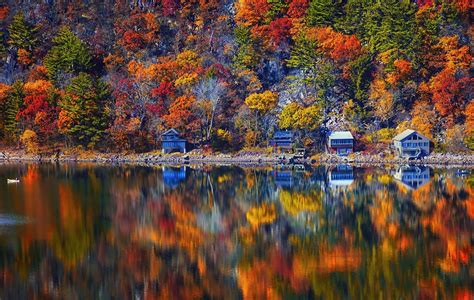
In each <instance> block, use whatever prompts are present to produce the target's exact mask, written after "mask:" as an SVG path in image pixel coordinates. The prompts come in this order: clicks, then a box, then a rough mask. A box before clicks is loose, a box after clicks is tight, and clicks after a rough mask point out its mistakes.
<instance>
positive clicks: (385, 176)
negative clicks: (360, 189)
mask: <svg viewBox="0 0 474 300" xmlns="http://www.w3.org/2000/svg"><path fill="white" fill-rule="evenodd" d="M377 180H378V182H380V183H381V184H383V185H387V184H389V183H390V182H392V176H390V175H388V174H383V175H379V176H378V177H377Z"/></svg>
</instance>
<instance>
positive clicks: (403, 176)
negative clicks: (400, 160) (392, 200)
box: [393, 165, 431, 190]
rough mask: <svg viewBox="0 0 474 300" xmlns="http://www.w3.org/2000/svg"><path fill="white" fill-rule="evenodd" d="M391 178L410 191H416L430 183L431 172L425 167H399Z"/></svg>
mask: <svg viewBox="0 0 474 300" xmlns="http://www.w3.org/2000/svg"><path fill="white" fill-rule="evenodd" d="M393 177H394V178H395V179H396V180H398V181H399V182H401V183H402V184H403V185H404V186H405V187H407V188H408V189H410V190H416V189H418V188H419V187H421V186H423V185H425V184H426V183H428V181H430V178H431V170H430V168H429V167H425V166H411V165H406V166H400V167H398V169H397V171H396V172H395V174H394V175H393Z"/></svg>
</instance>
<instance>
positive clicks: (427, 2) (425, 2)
mask: <svg viewBox="0 0 474 300" xmlns="http://www.w3.org/2000/svg"><path fill="white" fill-rule="evenodd" d="M416 4H417V5H418V7H423V6H431V5H432V4H433V0H417V1H416Z"/></svg>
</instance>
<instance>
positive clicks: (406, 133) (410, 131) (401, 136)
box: [393, 129, 429, 141]
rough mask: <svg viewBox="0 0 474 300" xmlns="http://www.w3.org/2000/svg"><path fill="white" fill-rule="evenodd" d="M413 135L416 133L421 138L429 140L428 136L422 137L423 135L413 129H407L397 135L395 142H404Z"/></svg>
mask: <svg viewBox="0 0 474 300" xmlns="http://www.w3.org/2000/svg"><path fill="white" fill-rule="evenodd" d="M413 133H416V134H418V135H419V136H421V137H424V138H425V139H427V140H429V138H427V137H426V136H424V135H422V134H421V133H419V132H417V131H415V130H413V129H405V130H404V131H403V132H402V133H399V134H397V135H396V136H395V137H394V138H393V140H394V141H403V140H404V139H406V138H407V137H409V136H410V135H412V134H413Z"/></svg>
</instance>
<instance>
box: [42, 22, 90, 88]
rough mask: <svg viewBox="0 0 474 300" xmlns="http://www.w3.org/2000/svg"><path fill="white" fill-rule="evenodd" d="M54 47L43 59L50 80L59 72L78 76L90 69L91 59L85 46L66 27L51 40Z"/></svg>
mask: <svg viewBox="0 0 474 300" xmlns="http://www.w3.org/2000/svg"><path fill="white" fill-rule="evenodd" d="M53 43H54V46H53V48H51V50H50V51H49V52H48V54H47V55H46V57H45V59H44V65H45V66H46V69H47V70H48V74H49V76H50V78H51V79H53V80H57V79H58V75H59V74H60V73H61V72H64V73H72V74H79V73H80V72H86V71H89V70H90V69H91V68H92V57H91V55H90V54H89V51H88V49H87V47H86V45H85V44H84V43H83V42H82V41H81V39H79V38H78V37H77V36H76V35H74V33H73V32H72V31H71V30H70V29H69V28H68V27H62V28H61V29H60V30H59V33H58V35H57V36H56V37H55V38H54V39H53Z"/></svg>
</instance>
